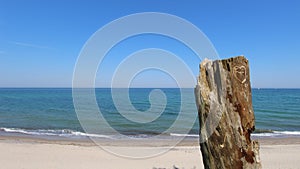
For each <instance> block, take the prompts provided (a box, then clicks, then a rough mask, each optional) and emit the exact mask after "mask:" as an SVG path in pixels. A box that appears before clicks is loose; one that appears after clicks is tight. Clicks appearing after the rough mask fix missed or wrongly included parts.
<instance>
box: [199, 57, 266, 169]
mask: <svg viewBox="0 0 300 169" xmlns="http://www.w3.org/2000/svg"><path fill="white" fill-rule="evenodd" d="M195 97H196V103H197V108H198V114H199V122H200V129H201V130H200V147H201V153H202V157H203V163H204V167H205V168H206V169H215V168H216V169H231V168H233V169H240V168H255V169H259V168H261V163H260V158H259V144H258V142H257V141H251V138H250V134H251V133H252V132H253V131H254V129H255V126H254V112H253V108H252V95H251V86H250V76H249V64H248V60H247V59H246V58H245V57H243V56H238V57H235V58H230V59H225V60H217V61H210V60H204V61H203V62H202V63H201V65H200V75H199V79H198V84H197V86H196V88H195Z"/></svg>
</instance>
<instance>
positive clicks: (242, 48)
mask: <svg viewBox="0 0 300 169" xmlns="http://www.w3.org/2000/svg"><path fill="white" fill-rule="evenodd" d="M299 11H300V2H298V1H291V0H290V1H279V0H278V1H277V0H272V1H271V0H266V1H258V0H256V1H199V0H198V1H178V0H164V1H162V0H136V1H134V0H131V1H127V0H120V1H115V0H110V1H108V0H107V1H106V0H103V1H96V0H95V1H83V0H81V1H79V0H77V1H76V0H75V1H71V0H63V1H59V0H51V1H50V0H49V1H47V0H44V1H39V0H35V1H33V0H26V1H22V0H19V1H15V0H6V1H4V0H0V87H71V85H72V76H73V70H74V66H75V63H76V59H77V57H78V55H79V52H80V50H81V48H82V47H83V45H84V44H85V42H86V41H87V40H88V39H89V37H90V36H91V35H92V34H93V33H94V32H95V31H97V30H98V29H99V28H101V27H102V26H104V25H105V24H107V23H109V22H111V21H113V20H115V19H117V18H119V17H122V16H125V15H129V14H133V13H137V12H163V13H169V14H173V15H176V16H179V17H181V18H184V19H186V20H188V21H190V22H191V23H193V24H194V25H196V26H197V27H198V28H199V29H201V30H202V31H203V32H204V33H205V34H206V35H207V37H208V38H209V39H210V41H211V42H212V43H213V44H214V46H215V48H216V49H217V51H218V53H219V56H220V58H228V57H232V56H236V55H245V56H246V57H247V58H248V59H249V61H250V68H251V82H252V87H260V88H263V87H270V88H299V87H300V78H299V73H300V66H299V63H300V33H299V30H300V22H299V21H300V12H299ZM183 31H184V30H183ZM158 42H159V43H158ZM122 43H123V44H119V46H116V48H115V49H114V50H112V51H111V53H110V55H108V56H107V57H106V59H105V60H104V62H103V65H100V68H99V70H98V71H99V73H98V75H97V79H96V84H97V86H99V87H103V86H109V80H108V79H109V78H108V77H106V76H108V75H111V74H112V72H113V69H114V66H116V65H117V63H118V62H120V61H121V60H122V58H123V59H124V58H125V57H126V56H127V55H129V54H130V53H132V52H134V51H135V50H140V49H143V48H151V47H156V48H162V49H165V50H169V51H172V52H173V53H175V54H178V55H179V56H180V57H182V59H183V60H184V61H185V62H186V63H187V64H188V65H189V67H190V68H191V69H192V72H193V73H194V74H195V76H196V74H197V72H198V64H199V63H198V62H199V61H200V60H197V59H195V57H186V55H189V56H190V55H193V54H192V52H190V51H188V49H186V47H184V46H182V45H181V44H180V43H178V42H174V40H171V39H167V38H165V37H159V36H155V35H146V36H141V37H139V36H138V37H133V38H130V39H128V40H127V41H124V42H122ZM126 43H127V45H124V44H126ZM122 45H123V46H122ZM153 77H154V78H153ZM152 79H156V81H154V80H152ZM170 81H172V79H171V80H170V77H168V76H167V75H165V74H163V73H158V72H157V71H152V72H151V71H148V72H144V74H140V75H139V76H138V77H137V78H136V79H134V81H133V82H134V83H135V86H136V87H139V86H140V87H146V86H147V87H151V86H162V87H168V86H170V85H171V86H172V82H170Z"/></svg>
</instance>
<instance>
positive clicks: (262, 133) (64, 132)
mask: <svg viewBox="0 0 300 169" xmlns="http://www.w3.org/2000/svg"><path fill="white" fill-rule="evenodd" d="M0 132H6V133H17V134H26V135H33V136H58V137H72V138H73V137H75V138H76V137H79V138H81V137H93V138H108V139H120V138H123V137H120V136H114V135H102V134H91V133H84V132H80V131H74V130H70V129H60V130H52V129H48V130H46V129H34V130H33V129H20V128H4V127H2V128H0ZM121 136H122V135H121ZM123 136H124V138H151V136H153V134H149V133H148V134H141V133H139V134H135V135H132V134H131V135H127V134H125V135H123ZM128 136H129V137H128ZM162 136H163V137H165V136H171V137H189V138H198V137H199V135H198V134H181V133H170V134H167V135H162ZM251 136H254V137H289V136H296V137H297V136H299V137H300V131H273V130H256V131H255V132H254V133H252V134H251Z"/></svg>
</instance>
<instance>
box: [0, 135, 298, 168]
mask: <svg viewBox="0 0 300 169" xmlns="http://www.w3.org/2000/svg"><path fill="white" fill-rule="evenodd" d="M260 142H261V150H260V153H261V161H262V165H263V168H267V169H268V168H270V169H276V168H278V169H279V168H281V169H288V168H293V169H297V168H300V167H299V166H300V154H299V153H300V143H299V142H300V139H299V138H281V139H272V140H271V139H263V140H260ZM130 145H132V144H130V142H126V143H124V142H123V143H122V142H120V144H119V146H116V145H114V146H111V147H114V148H117V149H122V150H123V151H128V152H133V151H139V150H140V149H139V148H145V149H148V150H149V151H152V150H163V149H166V147H161V146H156V145H159V144H156V145H155V146H151V145H150V144H145V146H142V144H140V145H139V146H137V147H134V146H130ZM108 146H109V145H108ZM0 152H1V153H0V163H1V168H5V169H20V168H22V169H40V168H45V169H60V168H64V169H67V168H70V169H86V168H89V169H93V168H105V169H121V168H122V169H154V168H156V169H158V168H160V169H163V168H165V169H173V168H174V167H177V168H180V169H183V168H184V169H202V168H203V165H202V160H201V155H200V151H199V146H197V142H193V143H191V142H182V143H181V144H179V145H178V146H176V147H174V148H172V149H170V150H168V151H167V152H166V153H164V154H161V155H157V156H154V157H151V158H143V159H131V158H124V157H120V156H116V155H114V154H112V153H109V152H107V151H105V150H103V149H102V148H100V147H99V146H96V145H95V144H93V143H92V142H70V141H57V140H56V141H54V140H52V141H49V140H42V139H32V138H23V137H3V136H2V137H0Z"/></svg>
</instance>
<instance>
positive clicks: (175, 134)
mask: <svg viewBox="0 0 300 169" xmlns="http://www.w3.org/2000/svg"><path fill="white" fill-rule="evenodd" d="M170 136H175V137H199V135H198V134H178V133H171V134H170Z"/></svg>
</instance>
